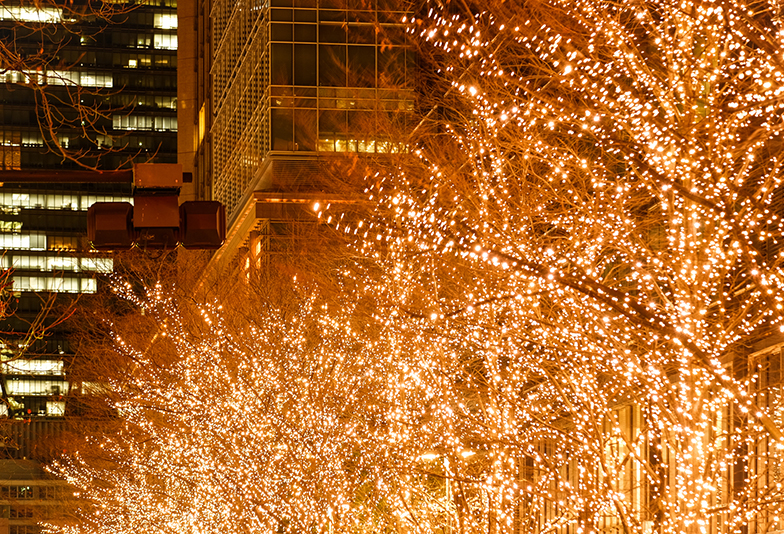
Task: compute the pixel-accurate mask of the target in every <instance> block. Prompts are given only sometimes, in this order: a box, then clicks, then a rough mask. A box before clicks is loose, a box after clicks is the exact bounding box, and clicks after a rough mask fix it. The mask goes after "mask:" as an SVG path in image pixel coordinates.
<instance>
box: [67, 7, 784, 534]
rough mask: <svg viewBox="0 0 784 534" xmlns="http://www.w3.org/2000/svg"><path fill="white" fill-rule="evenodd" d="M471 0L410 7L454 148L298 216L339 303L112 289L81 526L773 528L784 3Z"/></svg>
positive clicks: (75, 476) (75, 471) (399, 164)
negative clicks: (329, 272) (119, 428)
mask: <svg viewBox="0 0 784 534" xmlns="http://www.w3.org/2000/svg"><path fill="white" fill-rule="evenodd" d="M482 5H483V7H482V9H476V10H474V11H471V10H470V9H469V10H462V9H460V10H458V9H454V10H453V9H451V8H449V9H442V8H441V7H438V6H436V5H435V3H434V4H433V5H428V7H427V8H426V9H424V10H423V11H422V15H421V16H419V15H417V16H415V17H408V18H407V22H408V23H409V24H410V28H411V30H410V31H411V32H413V33H415V34H416V35H417V36H418V37H419V38H420V40H421V42H422V43H423V51H422V54H423V58H424V59H423V61H430V60H432V61H433V65H432V66H433V72H436V73H437V78H438V79H437V80H436V81H437V82H438V83H442V84H443V87H444V90H443V91H442V92H441V93H440V94H439V95H438V99H439V102H438V103H439V107H438V108H436V111H435V112H434V113H432V114H430V115H428V116H427V117H426V119H425V121H424V123H423V124H424V126H428V121H432V122H435V123H436V124H435V125H434V126H437V128H436V127H434V128H432V129H428V128H421V129H420V130H419V131H422V132H424V131H426V130H427V131H428V132H430V131H438V132H440V137H439V142H438V143H435V144H434V143H432V141H431V140H428V139H425V138H424V137H423V139H422V140H421V142H420V141H417V140H414V141H413V145H412V148H411V150H409V151H407V152H403V153H401V154H399V155H398V156H399V158H398V159H396V160H394V166H388V167H385V168H381V169H379V170H378V172H377V173H376V174H374V175H372V176H369V177H368V180H367V185H366V190H365V198H366V199H367V200H370V201H371V202H370V203H369V204H370V206H371V207H370V208H369V209H370V212H369V213H367V214H365V215H364V216H363V217H361V220H356V219H354V218H353V216H347V215H346V213H344V212H343V211H341V210H343V209H344V207H343V205H337V204H336V205H334V206H332V205H326V206H324V205H321V204H318V203H316V204H314V205H313V209H314V211H315V212H316V213H318V215H319V218H320V220H321V221H322V222H323V223H324V224H329V225H332V226H333V227H334V228H336V229H337V230H339V231H340V232H341V233H342V234H344V235H346V236H356V238H357V241H356V242H355V244H354V246H355V250H356V252H358V253H359V254H358V255H359V257H360V258H361V261H359V262H357V265H355V266H354V267H352V268H348V267H347V268H345V269H341V270H340V273H339V274H336V275H335V277H336V278H337V280H338V281H337V282H336V283H337V284H338V286H339V287H340V291H338V292H337V295H338V296H337V297H335V296H334V295H333V296H330V297H329V298H327V297H326V296H325V295H323V294H321V293H319V292H316V291H313V290H311V289H308V288H307V287H304V286H302V285H300V284H295V285H294V289H293V290H292V291H293V294H294V295H296V297H292V296H291V295H288V294H286V295H287V297H286V298H279V299H278V300H266V301H265V300H263V299H262V301H261V302H262V304H261V305H259V303H256V304H253V303H252V299H251V300H249V301H248V302H245V303H243V304H242V305H239V306H238V305H237V301H236V300H233V301H232V302H233V304H231V305H229V304H228V301H227V302H226V303H222V302H219V301H216V302H214V303H210V304H203V305H198V306H197V305H195V304H188V303H189V302H190V301H188V299H184V298H181V297H177V298H175V297H168V296H167V295H168V294H169V292H168V289H164V288H163V286H161V287H159V288H152V289H151V290H150V291H148V292H147V293H145V294H144V295H143V296H142V297H138V296H136V294H135V293H132V292H130V287H128V288H127V291H126V292H122V291H121V292H122V293H123V294H124V296H125V297H126V298H128V299H129V300H131V301H132V302H134V303H135V304H136V305H137V306H138V307H140V308H141V309H144V310H145V313H146V314H147V316H150V317H153V318H155V319H156V320H157V324H159V325H160V326H159V327H157V328H158V330H156V333H157V332H158V331H159V332H160V338H159V341H157V343H158V345H159V346H160V347H169V348H168V349H165V350H164V349H163V348H160V349H156V350H150V348H149V346H148V344H149V339H150V337H146V338H145V342H144V343H141V344H136V345H134V344H133V343H131V342H130V341H129V340H128V339H125V337H124V342H123V343H122V344H121V343H118V344H117V345H116V347H117V350H118V351H121V352H122V353H123V354H125V355H127V356H129V357H132V359H133V360H134V361H136V362H138V369H144V370H145V371H144V372H139V373H135V374H134V375H133V376H132V379H131V380H130V382H129V383H122V384H119V383H118V384H114V387H115V390H117V391H118V392H122V393H123V395H122V398H121V400H119V401H118V402H117V407H118V409H119V410H120V412H121V413H122V414H123V416H124V417H123V421H124V422H123V425H124V426H123V432H122V433H121V434H120V435H119V436H117V437H106V438H102V439H101V440H99V441H100V445H102V447H103V450H104V451H107V452H106V454H107V455H108V457H109V459H110V460H111V462H112V463H111V467H110V468H109V467H106V466H101V465H98V464H96V462H95V460H94V459H91V458H87V457H86V456H83V457H79V456H77V457H76V458H74V459H71V460H69V461H66V462H65V463H62V464H60V465H59V466H56V468H55V470H56V471H57V472H59V473H61V474H62V475H64V476H65V477H66V478H67V479H68V480H69V481H71V482H72V483H73V484H74V485H76V486H77V487H79V488H81V492H82V494H83V496H85V497H86V498H87V499H89V501H90V502H92V503H93V505H94V506H96V507H97V508H94V509H90V510H97V511H96V512H92V511H91V512H90V514H93V515H89V514H88V513H87V512H85V516H86V517H89V518H90V522H91V523H90V524H91V525H93V526H92V527H91V530H89V531H90V532H98V531H101V532H131V531H133V532H153V531H155V532H158V531H160V530H167V531H173V532H189V533H190V532H194V533H196V532H198V533H201V532H205V533H206V532H216V531H231V532H235V531H236V532H254V533H255V532H272V531H278V529H281V528H285V529H290V530H292V531H306V530H312V531H318V532H338V531H347V532H348V531H351V532H358V531H368V532H369V531H373V532H376V531H383V530H394V531H405V532H432V531H439V530H440V531H450V532H451V531H452V530H454V531H455V532H466V533H470V532H488V531H498V532H500V531H505V532H506V531H512V529H517V530H516V531H523V532H550V531H560V532H566V529H567V527H568V528H569V529H570V530H569V531H570V532H579V533H587V532H598V531H610V530H613V529H618V530H619V531H620V530H624V531H630V532H662V533H681V532H695V533H703V532H705V533H707V532H719V531H722V532H742V531H743V529H746V528H748V530H749V531H752V530H754V529H757V530H758V531H762V530H765V529H770V530H776V529H781V528H782V527H784V524H782V520H783V519H782V517H781V513H780V505H779V503H780V501H781V499H782V498H784V495H783V494H782V480H781V474H780V465H781V462H782V460H783V458H782V454H781V449H782V447H783V446H784V441H782V439H781V430H780V428H782V427H783V426H784V410H782V406H783V405H782V395H781V393H782V392H781V386H780V383H781V382H780V378H781V377H780V376H779V377H777V376H776V370H777V368H776V367H775V365H774V363H772V362H774V361H776V360H774V359H773V356H779V360H778V364H779V365H780V364H781V361H780V353H779V352H775V351H774V352H765V351H760V352H759V353H758V354H756V355H755V357H754V358H751V357H750V355H749V352H750V349H749V348H748V347H749V346H751V345H753V344H754V343H757V342H758V341H760V340H762V339H763V338H764V336H765V335H766V334H768V333H770V332H771V331H774V330H776V329H778V328H781V327H782V326H784V323H783V322H782V314H781V311H780V310H781V307H782V285H783V284H784V279H783V278H782V275H781V265H782V256H781V252H780V251H781V239H782V219H781V218H782V216H784V214H782V205H784V199H783V198H782V187H781V181H782V160H781V156H780V152H781V150H780V148H781V146H782V140H781V125H782V113H781V112H782V106H784V99H782V91H784V75H783V74H782V69H781V65H782V62H784V56H782V52H781V51H782V50H784V46H782V45H783V44H784V43H782V37H783V36H784V33H782V27H781V19H780V18H779V17H780V11H779V10H780V7H779V6H778V5H777V4H775V3H772V2H770V3H766V2H762V3H756V4H754V8H753V10H752V9H751V8H750V6H748V5H746V4H744V3H742V2H724V3H721V4H719V3H714V2H709V1H698V0H695V1H691V2H678V3H676V2H669V1H665V0H651V1H648V2H644V3H640V2H601V1H599V0H586V1H584V2H566V1H559V0H554V1H553V2H550V3H548V5H547V6H538V5H534V4H527V3H526V4H523V3H520V2H490V4H489V5H488V4H487V3H486V2H485V3H483V4H482ZM430 52H432V54H430ZM437 87H438V85H437V84H436V88H437ZM425 96H427V95H425ZM434 145H435V146H434ZM299 279H300V280H301V279H302V277H300V278H299ZM120 289H122V287H121V288H120ZM281 294H283V293H281ZM279 296H280V295H279ZM237 298H238V297H237V296H236V295H233V296H231V299H237ZM286 302H289V304H285V303H286ZM220 304H222V305H223V308H222V309H221V308H219V307H218V306H219V305H220ZM248 310H252V313H247V311H248ZM240 312H242V313H240ZM164 334H165V336H164ZM145 343H147V345H145ZM161 344H166V345H161ZM762 346H764V343H763V344H762ZM169 353H170V354H173V355H176V358H172V359H171V360H167V359H165V358H164V359H163V360H161V359H160V358H161V354H169ZM161 361H168V362H169V363H168V364H166V365H164V364H162V363H160V362H161ZM780 372H781V371H780V369H778V373H779V374H780ZM96 480H99V481H101V482H100V483H96ZM85 510H87V509H85ZM572 529H573V530H572ZM60 531H62V532H74V533H75V532H77V530H68V529H64V530H63V529H60ZM83 531H85V530H84V527H82V530H80V532H83Z"/></svg>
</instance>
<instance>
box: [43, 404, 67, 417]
mask: <svg viewBox="0 0 784 534" xmlns="http://www.w3.org/2000/svg"><path fill="white" fill-rule="evenodd" d="M46 415H48V416H50V417H60V416H63V415H65V401H46Z"/></svg>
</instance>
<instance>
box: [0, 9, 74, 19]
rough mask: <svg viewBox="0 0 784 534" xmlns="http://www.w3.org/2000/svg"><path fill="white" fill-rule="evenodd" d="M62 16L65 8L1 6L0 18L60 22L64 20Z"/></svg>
mask: <svg viewBox="0 0 784 534" xmlns="http://www.w3.org/2000/svg"><path fill="white" fill-rule="evenodd" d="M62 16H63V10H62V9H58V8H55V7H40V8H38V7H35V6H10V7H9V6H2V7H0V20H15V21H22V22H60V21H61V20H62Z"/></svg>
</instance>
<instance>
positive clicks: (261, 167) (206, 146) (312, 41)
mask: <svg viewBox="0 0 784 534" xmlns="http://www.w3.org/2000/svg"><path fill="white" fill-rule="evenodd" d="M408 7H409V6H408V3H406V2H396V1H392V0H386V1H385V0H271V1H269V2H260V1H254V0H251V1H241V2H232V1H228V0H213V1H211V2H210V1H209V0H205V1H202V2H198V3H197V5H189V6H188V7H187V8H186V9H188V10H190V9H193V11H190V12H187V13H186V12H182V15H183V17H182V24H181V28H180V32H181V35H182V36H183V37H182V42H183V43H185V42H187V43H189V45H190V46H191V48H190V49H189V48H186V46H188V45H185V46H184V47H183V48H181V50H180V68H181V70H182V71H185V72H187V74H182V75H181V76H187V77H188V78H189V79H188V83H187V84H185V83H182V82H183V79H182V78H181V80H180V81H181V85H180V94H181V100H183V99H185V98H194V100H193V101H192V102H190V106H188V105H187V104H186V105H184V106H183V108H182V109H181V110H180V124H181V127H182V133H183V135H182V141H181V146H180V156H181V162H182V163H183V164H184V165H185V166H186V170H187V167H188V166H189V165H193V170H194V171H195V174H196V176H197V179H196V180H195V190H194V191H193V194H194V195H195V196H197V197H200V198H209V199H215V200H219V201H221V202H223V203H224V204H225V205H226V207H227V213H228V220H229V228H230V229H229V236H228V242H227V245H226V246H225V247H224V248H223V249H222V250H221V251H219V252H218V253H217V254H216V260H217V261H218V262H219V263H220V262H223V263H225V262H226V261H229V260H231V259H232V258H233V257H234V256H235V254H236V252H237V250H240V249H242V248H243V247H247V248H250V249H253V248H255V247H256V246H258V244H255V245H254V243H252V242H251V241H253V239H254V236H259V235H261V236H263V235H265V234H266V233H269V232H271V231H273V230H272V229H271V227H270V224H271V223H274V220H275V218H284V219H285V218H286V217H288V216H289V215H288V214H290V210H286V209H279V206H276V209H270V204H271V203H275V204H280V203H282V202H285V203H288V204H292V203H293V204H296V203H297V202H298V201H300V202H304V201H306V200H307V198H308V192H309V190H310V187H311V185H312V183H313V181H314V180H313V178H314V175H315V174H316V173H318V172H319V168H320V165H322V164H323V163H324V161H325V160H328V158H329V156H334V155H335V153H341V152H342V153H349V152H354V153H358V154H368V153H373V154H379V153H380V154H383V153H391V152H394V151H396V150H399V149H400V144H399V143H398V142H397V140H396V139H394V137H393V136H390V135H389V134H388V133H386V132H388V131H389V130H388V129H387V128H386V127H385V125H388V124H393V123H395V124H399V123H400V122H401V118H402V117H405V116H407V115H409V114H410V111H411V110H412V109H413V77H414V75H415V72H416V71H415V68H414V67H415V57H414V55H413V53H412V51H411V50H410V49H409V47H407V46H406V45H407V36H406V33H405V30H404V25H403V20H404V18H405V17H406V14H407V9H408ZM186 31H187V32H190V33H191V35H190V36H188V37H185V36H184V32H186ZM186 95H187V96H186Z"/></svg>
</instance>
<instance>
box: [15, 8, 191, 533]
mask: <svg viewBox="0 0 784 534" xmlns="http://www.w3.org/2000/svg"><path fill="white" fill-rule="evenodd" d="M104 8H105V9H103V10H102V12H97V11H95V9H97V8H96V7H95V6H94V5H93V6H91V5H88V3H73V2H70V3H65V2H63V3H58V2H57V1H53V2H43V3H36V4H35V5H33V4H28V3H23V2H22V3H18V4H14V3H12V4H9V3H6V4H4V5H3V6H2V7H1V8H0V47H5V48H6V49H7V50H11V51H13V53H15V54H16V56H14V58H15V61H16V62H14V61H11V63H12V64H11V65H10V66H9V68H6V69H5V70H4V73H3V75H2V77H0V82H2V83H0V173H2V178H0V182H2V184H0V247H2V249H3V250H4V254H3V255H2V258H1V259H0V261H2V264H3V267H4V268H5V269H7V270H10V275H9V279H8V282H9V283H10V285H9V286H8V287H6V289H7V290H8V291H10V292H11V293H10V294H11V296H10V301H9V309H8V311H9V312H13V315H10V316H9V317H7V318H6V319H4V321H3V323H4V324H3V332H10V333H9V334H6V335H4V336H3V339H2V343H0V395H1V396H2V402H0V417H5V418H9V419H11V420H15V421H17V422H19V425H22V426H16V425H13V424H12V425H5V426H3V429H2V431H0V434H2V442H1V444H2V448H1V450H0V452H2V456H4V457H7V458H26V457H27V458H29V457H31V456H40V454H38V452H37V451H36V443H35V441H36V439H38V438H41V437H44V436H47V435H49V434H50V433H51V430H52V429H54V428H55V427H56V426H57V425H59V424H60V421H61V420H62V418H63V416H64V414H65V412H66V398H67V396H68V394H69V393H70V392H71V389H72V385H71V382H70V380H69V377H68V367H69V362H70V360H71V359H72V357H73V351H72V350H71V347H70V344H69V340H68V335H67V334H68V333H67V332H66V331H64V329H63V327H62V326H60V327H57V328H52V329H50V330H49V331H48V332H47V334H46V335H45V336H44V337H43V338H38V339H31V338H30V337H29V336H27V335H26V332H27V331H28V330H29V328H30V324H31V322H33V321H36V320H37V318H38V317H39V316H40V314H41V313H42V310H43V309H44V308H49V307H52V308H53V309H52V311H51V312H50V313H49V316H48V317H47V319H46V321H47V322H49V323H53V322H57V320H58V319H59V317H58V316H57V306H58V305H59V303H62V302H70V301H72V299H73V298H74V297H76V296H77V295H79V294H84V293H95V292H96V291H99V289H100V285H101V283H102V282H101V280H100V277H97V275H100V274H104V273H110V272H112V270H113V261H112V258H111V256H110V255H108V254H106V253H98V252H96V251H94V250H91V247H90V244H89V242H88V241H87V209H88V208H89V206H90V205H92V204H93V203H94V202H99V201H132V195H131V194H132V191H131V184H130V183H117V182H112V181H109V180H106V179H101V178H100V177H98V178H89V179H85V178H84V177H82V178H80V180H81V181H74V182H69V179H68V177H67V176H66V175H65V174H60V175H54V174H53V175H52V176H51V177H48V176H47V175H46V174H45V173H44V175H43V177H40V175H32V173H28V172H26V171H46V170H52V171H63V170H69V169H74V170H76V169H82V170H84V168H85V167H86V168H87V169H94V170H113V169H116V168H123V167H124V168H127V167H129V166H130V164H131V163H135V162H147V161H154V162H161V163H169V162H176V161H177V89H176V85H177V78H176V69H177V9H176V8H177V4H176V0H155V1H154V2H153V1H149V2H139V3H135V4H119V3H118V4H110V3H109V4H105V6H104ZM96 176H99V175H98V174H96ZM88 180H94V181H88ZM6 272H8V271H6ZM14 332H16V333H14ZM20 354H21V355H23V357H20ZM31 429H32V430H34V431H31ZM0 532H2V529H0Z"/></svg>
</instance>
